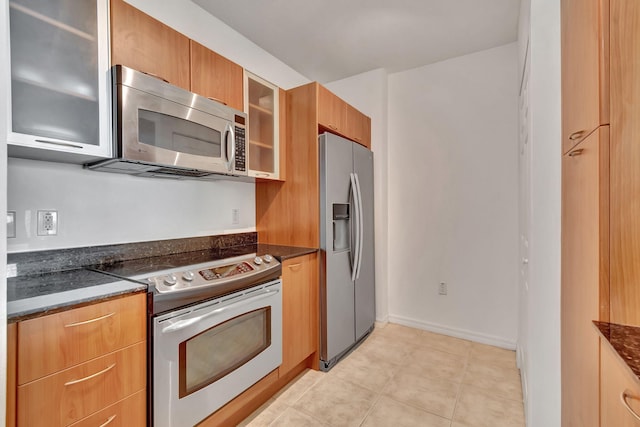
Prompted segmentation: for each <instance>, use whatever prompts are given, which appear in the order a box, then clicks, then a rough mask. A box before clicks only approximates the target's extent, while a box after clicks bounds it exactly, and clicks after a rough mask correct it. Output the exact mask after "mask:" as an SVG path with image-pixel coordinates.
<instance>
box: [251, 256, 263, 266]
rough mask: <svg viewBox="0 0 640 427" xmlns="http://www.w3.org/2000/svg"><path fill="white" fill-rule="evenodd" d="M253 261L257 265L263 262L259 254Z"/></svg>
mask: <svg viewBox="0 0 640 427" xmlns="http://www.w3.org/2000/svg"><path fill="white" fill-rule="evenodd" d="M253 263H254V264H255V265H260V264H262V258H260V257H259V256H257V257H255V258H254V259H253Z"/></svg>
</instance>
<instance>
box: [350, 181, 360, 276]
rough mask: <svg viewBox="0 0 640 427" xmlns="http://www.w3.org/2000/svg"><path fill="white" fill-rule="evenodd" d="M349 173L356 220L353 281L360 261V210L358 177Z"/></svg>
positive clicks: (352, 268)
mask: <svg viewBox="0 0 640 427" xmlns="http://www.w3.org/2000/svg"><path fill="white" fill-rule="evenodd" d="M349 175H350V177H351V191H352V193H353V205H354V208H355V215H353V218H355V220H356V226H355V229H356V238H355V241H356V242H355V243H356V247H355V249H354V250H353V265H352V267H351V281H352V282H354V281H355V280H356V278H357V274H358V263H359V261H360V260H359V258H358V257H359V256H360V212H359V211H358V199H359V195H358V177H357V175H356V174H355V173H351V174H349Z"/></svg>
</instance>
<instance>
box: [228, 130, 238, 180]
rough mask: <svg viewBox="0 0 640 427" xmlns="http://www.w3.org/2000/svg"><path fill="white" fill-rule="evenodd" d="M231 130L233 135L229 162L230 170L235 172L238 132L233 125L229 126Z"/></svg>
mask: <svg viewBox="0 0 640 427" xmlns="http://www.w3.org/2000/svg"><path fill="white" fill-rule="evenodd" d="M229 130H230V133H231V160H229V170H230V171H233V170H234V169H235V163H236V131H235V129H234V126H233V123H232V124H230V125H229Z"/></svg>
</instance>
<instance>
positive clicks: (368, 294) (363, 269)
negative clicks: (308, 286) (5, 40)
mask: <svg viewBox="0 0 640 427" xmlns="http://www.w3.org/2000/svg"><path fill="white" fill-rule="evenodd" d="M353 170H354V172H355V174H356V175H357V176H358V182H359V183H360V194H361V199H362V215H361V220H362V227H361V229H362V230H363V235H362V250H361V257H360V260H359V262H360V267H359V268H360V272H359V274H358V278H357V279H356V282H355V325H356V326H355V327H356V340H359V339H360V338H362V337H363V336H364V335H365V334H366V333H367V332H368V331H369V329H370V328H371V327H372V326H373V323H374V322H375V318H376V302H375V253H374V224H373V153H372V152H371V151H370V150H368V149H366V148H365V147H363V146H361V145H359V144H353Z"/></svg>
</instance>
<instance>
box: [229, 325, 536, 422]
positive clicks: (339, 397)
mask: <svg viewBox="0 0 640 427" xmlns="http://www.w3.org/2000/svg"><path fill="white" fill-rule="evenodd" d="M524 425H525V422H524V411H523V404H522V388H521V386H520V374H519V371H518V369H517V368H516V360H515V352H513V351H509V350H504V349H500V348H497V347H491V346H488V345H483V344H477V343H472V342H470V341H465V340H461V339H457V338H453V337H449V336H445V335H439V334H434V333H431V332H427V331H422V330H419V329H413V328H408V327H405V326H400V325H396V324H391V323H390V324H386V325H382V326H380V327H378V326H377V327H376V329H375V330H374V331H373V333H372V334H371V336H370V337H369V338H367V340H366V341H365V342H364V343H363V344H362V345H361V346H360V347H358V348H357V349H356V350H355V351H354V352H352V353H351V354H350V355H349V356H348V357H347V358H345V359H344V360H342V361H341V362H340V363H338V364H337V365H336V366H335V367H334V368H333V369H332V370H331V371H329V372H328V373H324V372H317V371H312V370H307V371H305V372H303V373H302V374H301V375H300V376H298V378H296V380H294V381H293V382H292V383H291V384H289V385H288V386H287V387H286V388H285V389H284V390H282V391H280V392H279V393H278V394H277V395H276V396H274V397H273V398H272V399H271V400H269V401H268V402H267V403H265V404H264V405H263V406H262V407H261V408H259V409H258V410H257V411H255V412H254V413H253V414H252V415H251V416H249V417H248V418H247V419H246V420H245V421H243V422H242V423H241V426H243V427H263V426H264V427H266V426H270V427H286V426H291V427H306V426H324V427H343V426H344V427H350V426H354V427H355V426H363V427H391V426H392V427H413V426H420V427H485V426H486V427H524Z"/></svg>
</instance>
